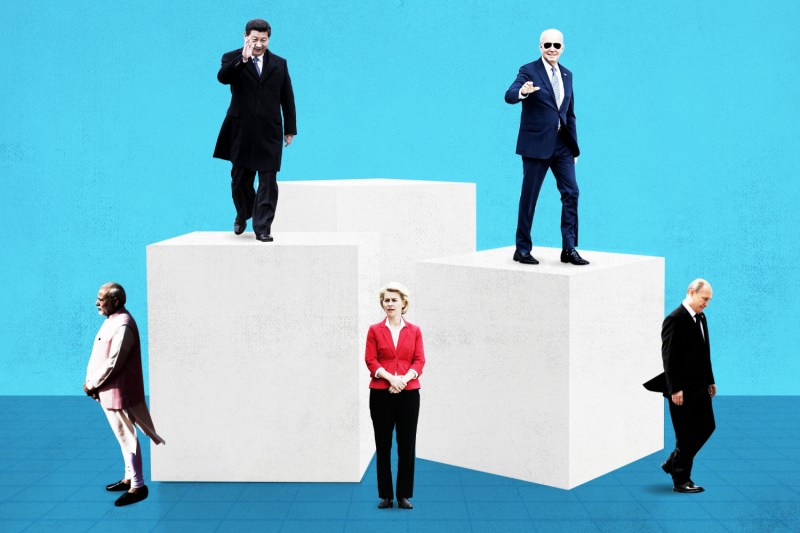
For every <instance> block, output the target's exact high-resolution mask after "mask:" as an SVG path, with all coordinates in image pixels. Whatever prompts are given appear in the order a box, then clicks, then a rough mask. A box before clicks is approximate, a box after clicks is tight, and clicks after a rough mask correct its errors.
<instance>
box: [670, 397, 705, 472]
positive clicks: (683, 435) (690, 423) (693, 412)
mask: <svg viewBox="0 0 800 533" xmlns="http://www.w3.org/2000/svg"><path fill="white" fill-rule="evenodd" d="M667 401H668V402H669V415H670V417H671V418H672V427H673V428H675V449H674V450H672V453H671V454H669V457H668V458H667V465H669V466H670V467H671V468H672V480H673V481H674V483H675V484H676V485H681V484H683V483H686V482H687V481H689V478H690V477H691V475H692V464H693V463H694V456H695V455H697V452H699V451H700V448H702V447H703V445H704V444H705V443H706V441H707V440H708V438H709V437H711V434H712V433H713V432H714V429H715V428H716V427H717V426H716V423H715V422H714V409H713V408H712V406H711V397H710V396H709V395H708V393H705V394H703V393H699V394H693V395H687V394H685V393H684V398H683V405H675V404H674V403H672V400H670V399H669V398H667Z"/></svg>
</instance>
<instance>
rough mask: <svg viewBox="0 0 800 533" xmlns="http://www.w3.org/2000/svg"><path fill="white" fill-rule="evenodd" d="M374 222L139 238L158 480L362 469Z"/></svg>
mask: <svg viewBox="0 0 800 533" xmlns="http://www.w3.org/2000/svg"><path fill="white" fill-rule="evenodd" d="M378 240H379V237H378V235H377V234H375V233H361V234H357V233H337V234H331V233H282V234H281V235H280V238H278V239H276V241H275V242H273V243H261V242H259V241H257V240H255V238H254V237H253V236H252V234H250V235H241V236H235V235H233V234H232V233H206V232H196V233H190V234H187V235H183V236H180V237H177V238H174V239H169V240H166V241H162V242H159V243H156V244H152V245H150V246H148V247H147V286H148V293H147V297H148V328H149V331H148V333H149V360H150V406H151V410H152V414H153V419H154V420H155V421H156V424H157V425H158V430H159V433H160V434H161V435H162V436H163V437H164V438H165V439H166V441H167V444H166V445H165V446H153V447H152V448H151V458H152V477H153V479H154V480H159V481H351V482H352V481H359V480H360V479H361V477H362V475H363V473H364V471H365V470H366V468H367V465H368V464H369V461H370V460H371V458H372V455H373V452H374V441H373V436H372V424H371V421H370V418H369V409H368V402H369V391H368V387H369V372H368V371H367V370H366V367H365V365H364V361H363V357H364V342H365V339H366V334H367V328H368V326H369V324H371V323H373V322H375V321H376V317H378V318H379V316H380V309H379V308H378V303H377V293H376V291H377V289H378V287H379V280H378V268H379V267H378V260H377V257H378Z"/></svg>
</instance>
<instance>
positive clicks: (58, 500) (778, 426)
mask: <svg viewBox="0 0 800 533" xmlns="http://www.w3.org/2000/svg"><path fill="white" fill-rule="evenodd" d="M714 406H715V413H716V418H717V431H716V432H715V433H714V435H713V436H712V437H711V440H710V441H709V443H708V444H707V445H706V446H705V448H703V450H702V451H701V452H700V454H699V455H698V457H697V460H696V463H695V469H694V472H693V474H692V478H693V479H694V480H695V481H696V482H697V483H698V484H701V485H704V486H705V487H706V492H704V493H702V494H696V495H689V494H675V493H673V492H672V490H671V483H670V478H669V477H668V476H667V475H666V474H664V473H663V472H662V471H661V469H660V468H659V465H660V464H661V461H663V459H664V458H665V457H666V455H667V452H668V451H669V450H670V449H671V448H672V445H673V439H674V434H673V432H672V427H671V426H670V424H669V416H668V415H665V422H666V427H665V448H666V450H665V451H664V452H658V453H655V454H653V455H651V456H649V457H646V458H644V459H641V460H639V461H637V462H635V463H632V464H630V465H627V466H625V467H624V468H621V469H620V470H617V471H615V472H612V473H610V474H607V475H605V476H603V477H600V478H598V479H595V480H593V481H591V482H589V483H586V484H584V485H581V486H580V487H577V488H575V489H573V490H570V491H565V490H560V489H554V488H550V487H544V486H541V485H535V484H532V483H526V482H522V481H516V480H513V479H509V478H504V477H499V476H493V475H489V474H484V473H480V472H476V471H472V470H466V469H462V468H456V467H452V466H446V465H442V464H439V463H433V462H430V461H423V460H417V470H416V482H415V497H414V499H413V502H414V505H415V507H416V508H415V509H414V510H412V511H404V510H400V509H396V508H395V509H391V510H378V509H376V507H375V506H376V504H377V501H378V498H377V489H376V481H375V464H374V460H373V463H372V464H371V465H370V467H369V469H368V470H367V472H366V474H365V475H364V479H363V481H362V482H361V483H156V482H151V481H149V477H150V472H149V470H150V469H149V445H145V446H143V453H144V461H145V476H146V481H147V484H148V487H149V488H150V497H149V498H148V499H147V500H145V501H144V502H141V503H138V504H135V505H132V506H129V507H124V508H115V507H114V505H113V502H114V500H115V499H116V497H117V496H118V495H119V494H112V493H108V492H106V491H105V490H104V486H105V485H106V484H107V483H111V482H113V481H116V480H118V479H119V478H120V477H121V476H120V474H121V471H122V458H121V455H120V452H119V447H118V445H117V443H116V440H115V439H114V437H113V435H112V434H111V430H110V429H109V428H108V425H107V422H106V419H105V417H104V416H103V415H102V413H101V411H100V408H99V406H98V405H97V404H96V403H94V402H92V401H90V400H89V399H87V398H85V397H18V396H0V427H1V428H2V436H0V451H1V452H2V453H0V532H3V533H6V532H8V533H10V532H16V531H103V532H106V531H126V532H131V531H135V532H138V531H191V532H203V531H281V532H287V531H288V532H291V531H302V532H309V531H369V532H372V531H414V532H418V531H420V532H421V531H455V532H458V533H465V532H468V531H473V532H487V533H488V532H502V531H703V532H705V531H758V532H761V531H800V417H798V415H797V413H798V412H800V397H718V398H716V399H715V401H714ZM423 408H424V406H423ZM620 416H622V413H620ZM157 426H158V421H157V420H156V427H157ZM165 438H166V439H167V441H169V435H165ZM140 439H141V440H142V442H143V443H144V440H143V437H141V436H140Z"/></svg>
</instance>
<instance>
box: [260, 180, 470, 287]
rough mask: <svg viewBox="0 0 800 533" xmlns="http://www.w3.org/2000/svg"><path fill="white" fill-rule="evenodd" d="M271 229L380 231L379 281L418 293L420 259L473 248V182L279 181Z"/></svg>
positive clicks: (278, 230) (276, 230)
mask: <svg viewBox="0 0 800 533" xmlns="http://www.w3.org/2000/svg"><path fill="white" fill-rule="evenodd" d="M279 187H280V197H279V198H280V199H279V201H278V211H277V214H276V216H275V222H274V223H273V225H272V233H273V234H280V233H281V232H284V231H376V232H379V233H380V234H381V251H380V254H381V261H380V266H381V276H380V279H381V284H384V283H387V282H389V281H399V282H401V283H404V284H406V285H407V286H408V287H409V288H410V289H411V291H412V292H414V291H415V287H414V285H415V283H414V265H415V262H416V261H419V260H423V259H432V258H436V257H443V256H447V255H452V254H460V253H468V252H474V251H475V212H476V211H475V184H474V183H452V182H443V181H414V180H394V179H351V180H326V181H281V182H279Z"/></svg>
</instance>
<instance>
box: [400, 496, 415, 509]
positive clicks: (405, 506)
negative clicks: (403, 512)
mask: <svg viewBox="0 0 800 533" xmlns="http://www.w3.org/2000/svg"><path fill="white" fill-rule="evenodd" d="M397 506H398V507H399V508H400V509H413V508H414V506H413V505H411V502H410V501H408V498H397Z"/></svg>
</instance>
